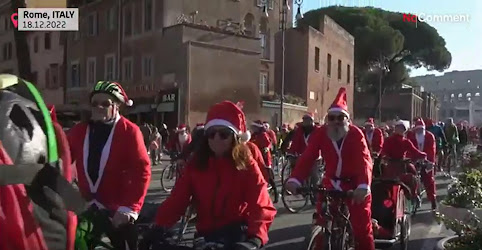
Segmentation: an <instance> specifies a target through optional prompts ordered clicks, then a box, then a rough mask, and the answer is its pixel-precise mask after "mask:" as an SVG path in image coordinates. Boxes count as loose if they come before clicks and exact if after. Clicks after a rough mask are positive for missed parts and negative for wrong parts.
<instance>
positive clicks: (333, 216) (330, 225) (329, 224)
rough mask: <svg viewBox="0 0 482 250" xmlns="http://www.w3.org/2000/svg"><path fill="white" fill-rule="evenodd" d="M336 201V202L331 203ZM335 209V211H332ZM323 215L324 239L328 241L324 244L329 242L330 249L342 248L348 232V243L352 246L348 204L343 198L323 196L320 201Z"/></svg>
mask: <svg viewBox="0 0 482 250" xmlns="http://www.w3.org/2000/svg"><path fill="white" fill-rule="evenodd" d="M333 203H336V204H333ZM333 210H335V211H333ZM322 213H323V217H322V218H321V221H322V222H323V223H322V225H319V226H321V227H323V228H324V233H325V235H326V238H325V239H328V240H329V242H324V244H325V246H326V245H327V244H329V245H330V246H331V249H340V250H341V249H344V248H343V247H344V244H345V243H346V242H345V236H346V233H347V232H349V237H350V239H349V244H350V245H352V246H353V237H352V234H351V231H352V227H351V222H350V212H349V211H348V206H347V205H346V203H345V202H344V201H343V199H333V198H331V197H328V196H325V198H324V201H323V203H322Z"/></svg>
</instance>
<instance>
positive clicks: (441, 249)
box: [433, 236, 459, 250]
mask: <svg viewBox="0 0 482 250" xmlns="http://www.w3.org/2000/svg"><path fill="white" fill-rule="evenodd" d="M458 237H459V236H450V237H446V238H443V239H441V240H439V241H438V242H437V245H436V246H435V247H434V248H433V250H445V247H444V245H445V243H447V241H449V240H452V239H456V238H458Z"/></svg>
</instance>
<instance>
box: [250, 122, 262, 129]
mask: <svg viewBox="0 0 482 250" xmlns="http://www.w3.org/2000/svg"><path fill="white" fill-rule="evenodd" d="M251 126H255V127H258V128H264V125H263V124H259V123H257V122H252V123H251Z"/></svg>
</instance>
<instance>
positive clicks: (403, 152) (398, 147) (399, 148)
mask: <svg viewBox="0 0 482 250" xmlns="http://www.w3.org/2000/svg"><path fill="white" fill-rule="evenodd" d="M407 153H410V154H409V156H410V157H413V158H415V159H419V158H425V157H426V154H425V153H424V152H421V151H419V150H418V149H417V148H416V147H415V146H414V145H413V144H412V142H411V141H410V140H409V139H407V138H405V136H403V135H399V134H392V135H391V136H390V137H388V138H387V139H386V140H385V143H383V148H382V152H381V153H380V155H381V156H386V157H388V158H390V159H396V160H399V159H403V158H405V157H406V156H407Z"/></svg>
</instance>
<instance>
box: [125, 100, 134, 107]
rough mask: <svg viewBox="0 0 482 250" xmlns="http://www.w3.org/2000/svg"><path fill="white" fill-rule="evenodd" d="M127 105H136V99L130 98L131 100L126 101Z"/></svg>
mask: <svg viewBox="0 0 482 250" xmlns="http://www.w3.org/2000/svg"><path fill="white" fill-rule="evenodd" d="M126 105H127V106H129V107H130V106H132V105H134V101H133V100H132V99H129V100H127V101H126Z"/></svg>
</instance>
